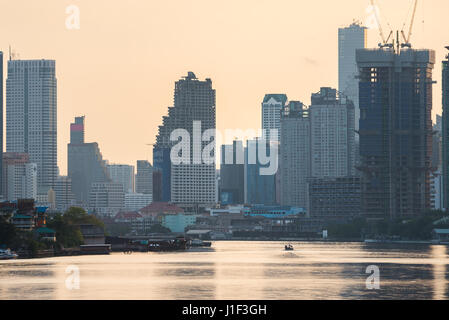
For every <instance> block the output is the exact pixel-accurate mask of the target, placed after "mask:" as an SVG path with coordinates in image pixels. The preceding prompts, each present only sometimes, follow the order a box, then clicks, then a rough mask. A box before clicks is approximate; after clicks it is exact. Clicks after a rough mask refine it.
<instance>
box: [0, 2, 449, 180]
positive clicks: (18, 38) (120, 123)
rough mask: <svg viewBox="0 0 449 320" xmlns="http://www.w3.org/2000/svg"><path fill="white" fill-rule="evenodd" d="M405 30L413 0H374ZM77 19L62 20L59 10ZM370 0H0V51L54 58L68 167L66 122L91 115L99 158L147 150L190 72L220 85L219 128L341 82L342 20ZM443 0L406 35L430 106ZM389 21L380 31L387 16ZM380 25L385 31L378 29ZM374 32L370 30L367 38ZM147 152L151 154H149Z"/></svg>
mask: <svg viewBox="0 0 449 320" xmlns="http://www.w3.org/2000/svg"><path fill="white" fill-rule="evenodd" d="M377 2H378V3H379V7H380V10H381V14H382V16H383V18H384V22H385V21H388V22H389V23H390V25H391V26H392V28H393V29H395V30H396V29H398V28H399V29H401V27H402V24H403V22H404V20H405V18H406V17H407V13H408V12H410V7H411V3H412V1H411V0H394V1H391V0H378V1H377ZM70 5H76V6H78V7H79V9H80V29H79V30H69V29H67V28H66V18H67V17H68V14H66V8H67V7H68V6H70ZM368 6H369V0H339V1H337V0H313V1H305V0H304V1H303V0H226V1H224V0H222V1H217V0H176V1H175V0H164V1H156V0H126V1H125V0H120V1H118V0H39V1H33V0H13V1H11V0H0V50H2V51H4V52H5V56H7V52H8V46H9V45H11V46H12V47H13V51H15V52H17V53H18V54H19V55H20V58H21V59H42V58H45V59H55V60H56V73H57V78H58V162H59V167H60V170H61V174H65V173H66V172H67V143H68V141H69V124H70V122H72V121H73V117H75V116H79V115H85V116H86V130H87V131H86V140H87V141H88V142H93V141H96V142H98V143H99V145H100V148H101V151H102V153H103V156H104V158H105V159H108V160H109V161H110V162H113V163H127V164H134V165H135V161H136V160H138V159H150V160H151V158H152V156H151V152H150V151H151V150H150V149H151V147H149V146H146V144H147V143H153V142H154V141H155V135H156V134H157V128H158V126H159V125H160V124H161V121H162V116H164V115H166V114H167V107H168V106H171V105H172V103H173V88H174V82H175V81H176V80H178V79H179V78H180V77H182V76H185V75H186V74H187V71H193V72H195V73H196V75H197V76H198V77H199V78H200V79H204V78H211V79H212V81H213V86H214V88H215V89H216V90H217V127H218V129H221V130H224V129H225V128H229V129H233V128H240V129H247V128H255V129H258V128H260V123H261V120H260V103H261V100H262V98H263V96H264V94H265V93H286V94H287V95H288V97H289V99H291V100H301V101H303V102H304V103H306V104H310V94H311V93H312V92H317V91H319V88H320V87H321V86H332V87H337V79H338V77H337V72H338V67H337V61H338V56H337V54H338V52H337V48H338V42H337V32H338V28H339V27H343V26H346V25H349V24H350V23H351V22H352V21H353V20H354V19H358V20H361V21H366V19H367V17H368V15H369V14H368V13H367V8H368ZM448 12H449V1H447V0H421V1H420V4H419V6H418V12H417V17H416V23H415V27H414V34H413V36H412V43H413V44H414V46H415V47H418V48H431V49H435V50H436V53H437V63H436V66H435V70H434V80H436V81H438V84H437V85H436V86H435V88H434V112H433V113H434V116H435V114H436V113H441V92H440V90H441V84H440V82H441V60H442V59H443V58H444V55H445V50H444V46H446V45H449V33H448V30H449V22H448V20H447V14H448ZM384 28H385V29H387V25H386V23H384ZM385 33H387V30H385ZM379 41H380V39H379V35H378V31H377V30H370V31H369V39H368V43H369V46H370V47H374V46H376V45H377V43H378V42H379ZM151 162H152V161H151Z"/></svg>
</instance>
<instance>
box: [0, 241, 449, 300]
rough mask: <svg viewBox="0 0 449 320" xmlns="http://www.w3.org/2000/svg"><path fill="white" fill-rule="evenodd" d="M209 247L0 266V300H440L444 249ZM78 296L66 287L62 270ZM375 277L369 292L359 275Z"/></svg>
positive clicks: (446, 269)
mask: <svg viewBox="0 0 449 320" xmlns="http://www.w3.org/2000/svg"><path fill="white" fill-rule="evenodd" d="M293 246H294V247H295V251H293V252H285V251H284V243H281V242H238V241H235V242H225V241H223V242H214V243H213V249H214V250H204V251H201V250H195V251H192V252H177V253H164V254H153V253H136V254H133V255H123V254H112V255H110V256H77V257H60V258H47V259H39V260H37V259H36V260H17V261H1V262H0V299H447V298H448V297H449V258H448V257H449V251H448V250H449V248H447V247H446V246H430V245H393V244H363V243H319V242H312V243H293ZM71 265H75V266H77V267H78V268H79V270H80V284H81V285H80V289H79V290H69V289H68V288H67V287H66V283H65V281H66V279H67V277H68V274H67V273H66V268H67V266H71ZM369 265H376V266H378V267H379V270H380V289H379V290H368V289H367V288H366V279H367V277H368V276H369V274H367V273H366V268H367V266H369Z"/></svg>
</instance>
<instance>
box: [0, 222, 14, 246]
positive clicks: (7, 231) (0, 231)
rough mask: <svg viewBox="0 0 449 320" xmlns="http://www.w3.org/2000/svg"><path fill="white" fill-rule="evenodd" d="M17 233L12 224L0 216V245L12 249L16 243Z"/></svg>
mask: <svg viewBox="0 0 449 320" xmlns="http://www.w3.org/2000/svg"><path fill="white" fill-rule="evenodd" d="M16 238H17V231H16V228H15V227H14V225H13V224H11V223H9V222H8V221H6V219H5V218H4V217H2V216H0V245H6V246H7V247H12V246H14V245H15V243H16Z"/></svg>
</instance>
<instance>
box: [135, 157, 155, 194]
mask: <svg viewBox="0 0 449 320" xmlns="http://www.w3.org/2000/svg"><path fill="white" fill-rule="evenodd" d="M136 192H137V193H142V194H151V195H153V166H152V165H151V163H149V162H148V161H146V160H137V174H136Z"/></svg>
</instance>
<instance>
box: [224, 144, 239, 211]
mask: <svg viewBox="0 0 449 320" xmlns="http://www.w3.org/2000/svg"><path fill="white" fill-rule="evenodd" d="M244 183H245V160H244V148H243V142H242V141H234V142H233V143H232V145H222V146H221V162H220V183H219V190H220V191H219V194H220V199H219V201H220V202H221V203H222V204H243V203H244V200H245V189H244Z"/></svg>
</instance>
